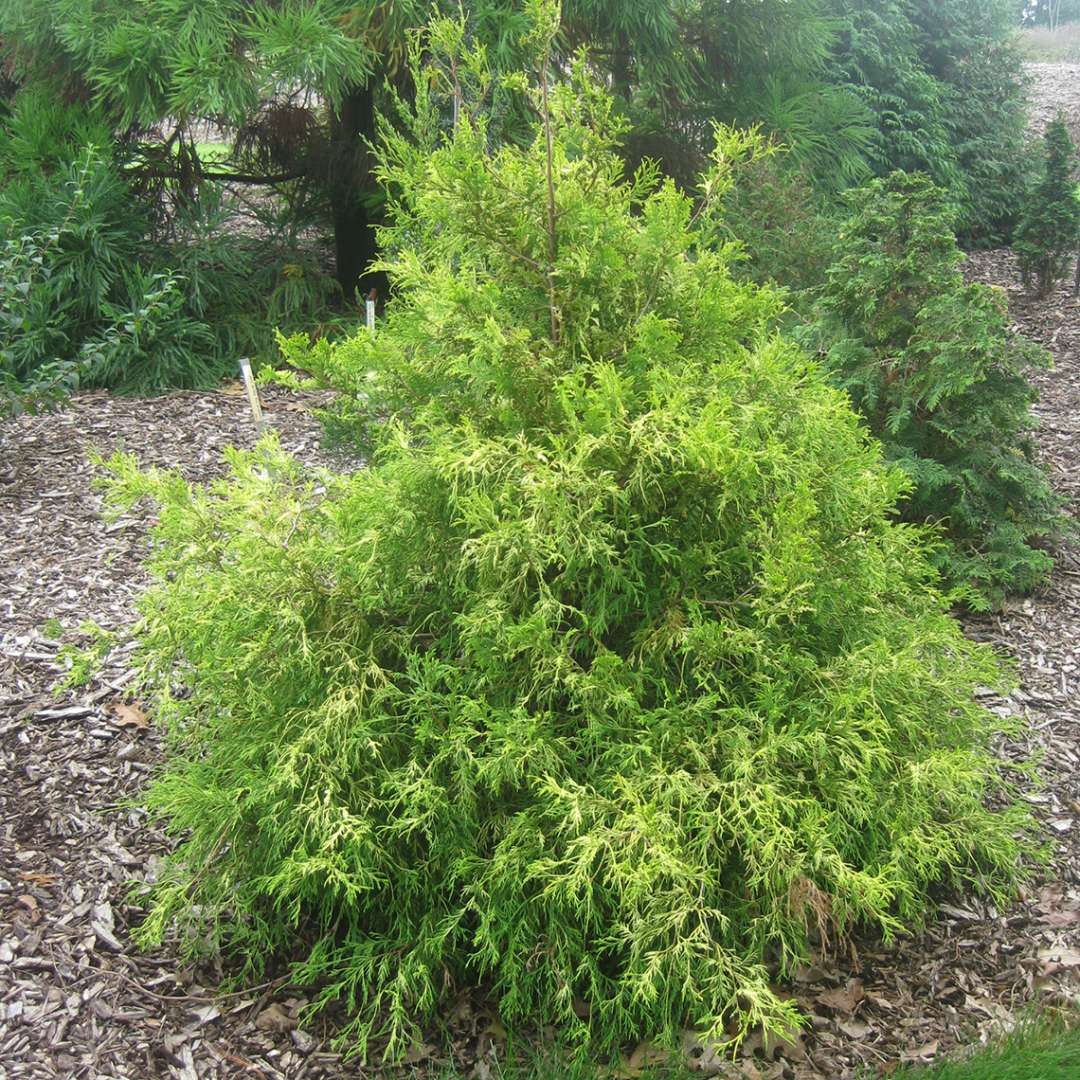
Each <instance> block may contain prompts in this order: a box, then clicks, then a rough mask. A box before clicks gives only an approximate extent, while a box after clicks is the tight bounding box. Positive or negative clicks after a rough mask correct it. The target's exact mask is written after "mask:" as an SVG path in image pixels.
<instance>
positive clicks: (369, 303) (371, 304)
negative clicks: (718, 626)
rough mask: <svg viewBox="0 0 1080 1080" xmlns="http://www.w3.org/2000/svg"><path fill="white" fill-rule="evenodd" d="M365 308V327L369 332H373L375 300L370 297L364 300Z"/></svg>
mask: <svg viewBox="0 0 1080 1080" xmlns="http://www.w3.org/2000/svg"><path fill="white" fill-rule="evenodd" d="M365 306H366V309H367V328H368V330H370V331H371V333H373V334H374V333H375V301H374V300H372V299H371V298H370V297H368V299H367V300H366V301H365Z"/></svg>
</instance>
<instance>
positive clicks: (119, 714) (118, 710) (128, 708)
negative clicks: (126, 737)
mask: <svg viewBox="0 0 1080 1080" xmlns="http://www.w3.org/2000/svg"><path fill="white" fill-rule="evenodd" d="M109 712H111V713H112V722H113V724H114V725H115V726H116V727H132V728H138V729H139V730H140V731H141V730H142V729H143V728H146V727H149V724H150V721H149V720H147V719H146V713H144V712H143V711H142V709H140V708H139V706H138V705H128V704H127V702H125V701H114V702H113V703H112V704H111V705H110V706H109Z"/></svg>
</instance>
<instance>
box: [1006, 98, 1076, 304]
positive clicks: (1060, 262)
mask: <svg viewBox="0 0 1080 1080" xmlns="http://www.w3.org/2000/svg"><path fill="white" fill-rule="evenodd" d="M1043 155H1044V156H1043V171H1042V175H1041V177H1040V178H1039V182H1038V183H1037V184H1036V185H1035V187H1034V189H1033V190H1032V191H1031V192H1030V194H1029V195H1028V197H1027V205H1026V206H1025V207H1024V213H1023V216H1022V218H1021V220H1020V227H1019V229H1018V230H1017V237H1016V242H1015V243H1014V244H1013V250H1014V251H1015V252H1016V256H1017V259H1018V261H1019V263H1020V276H1021V279H1022V281H1023V283H1024V288H1025V289H1033V290H1034V291H1035V293H1036V294H1037V295H1039V296H1046V295H1048V294H1049V293H1050V291H1051V290H1052V289H1053V288H1054V286H1055V285H1056V284H1057V283H1058V282H1059V281H1060V280H1061V279H1062V278H1063V277H1064V276H1065V274H1066V273H1067V272H1068V267H1069V263H1070V261H1071V259H1072V257H1073V255H1074V254H1075V252H1076V243H1077V237H1078V235H1080V202H1078V201H1077V194H1076V181H1075V179H1074V173H1075V170H1076V148H1075V147H1074V146H1073V143H1072V139H1070V138H1069V131H1068V128H1066V126H1065V120H1064V119H1063V117H1062V116H1061V114H1060V113H1059V114H1058V116H1057V117H1056V118H1055V119H1054V120H1052V121H1051V122H1050V123H1049V124H1048V125H1047V128H1046V132H1045V134H1044V135H1043Z"/></svg>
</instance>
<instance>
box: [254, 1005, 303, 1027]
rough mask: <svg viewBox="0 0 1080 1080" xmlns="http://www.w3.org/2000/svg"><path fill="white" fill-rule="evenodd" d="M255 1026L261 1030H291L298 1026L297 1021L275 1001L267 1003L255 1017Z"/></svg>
mask: <svg viewBox="0 0 1080 1080" xmlns="http://www.w3.org/2000/svg"><path fill="white" fill-rule="evenodd" d="M255 1026H256V1027H257V1028H258V1029H259V1030H260V1031H275V1032H281V1031H291V1030H292V1029H293V1028H294V1027H296V1021H295V1020H294V1019H293V1018H292V1017H291V1016H290V1015H289V1014H288V1013H287V1012H286V1011H285V1010H284V1009H283V1008H282V1007H281V1006H280V1005H278V1004H277V1003H276V1002H275V1003H274V1004H273V1005H267V1006H266V1008H265V1009H263V1011H262V1012H261V1013H259V1015H258V1016H256V1017H255Z"/></svg>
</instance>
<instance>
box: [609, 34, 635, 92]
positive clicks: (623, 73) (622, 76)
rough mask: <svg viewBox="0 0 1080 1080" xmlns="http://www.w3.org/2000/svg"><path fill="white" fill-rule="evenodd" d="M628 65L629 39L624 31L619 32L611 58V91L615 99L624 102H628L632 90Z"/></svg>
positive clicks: (629, 61)
mask: <svg viewBox="0 0 1080 1080" xmlns="http://www.w3.org/2000/svg"><path fill="white" fill-rule="evenodd" d="M630 63H631V60H630V38H629V36H628V35H627V33H626V31H625V30H620V31H619V33H618V36H617V37H616V41H615V52H614V55H613V56H612V58H611V89H612V91H613V92H614V94H615V96H616V97H618V98H620V99H621V100H623V101H625V102H628V101H629V100H630V91H631V89H632V87H631V71H630Z"/></svg>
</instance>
